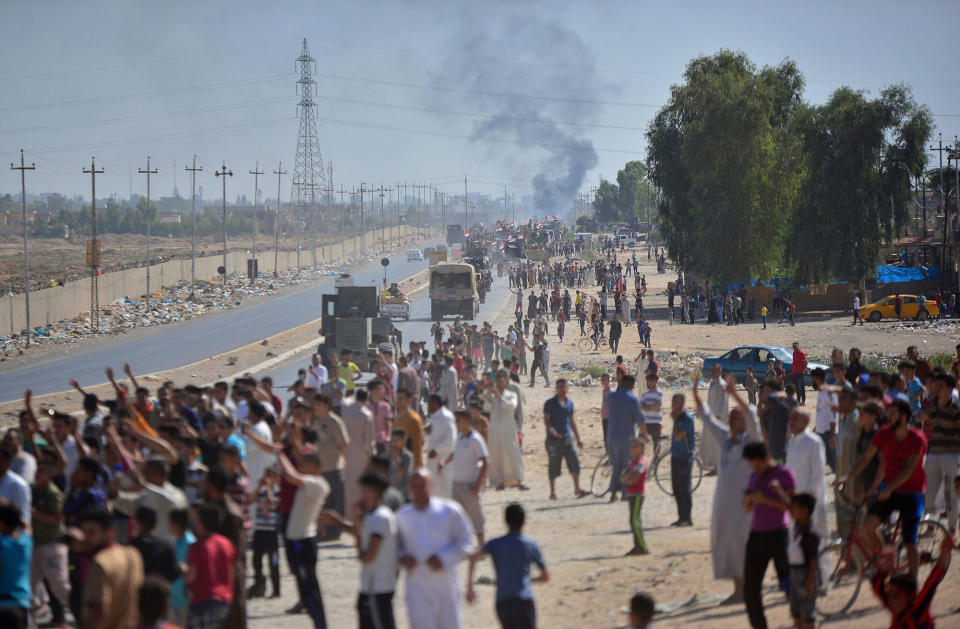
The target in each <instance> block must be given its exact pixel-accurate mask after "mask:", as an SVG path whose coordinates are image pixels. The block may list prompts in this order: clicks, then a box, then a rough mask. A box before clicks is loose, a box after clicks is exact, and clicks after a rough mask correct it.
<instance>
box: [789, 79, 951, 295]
mask: <svg viewBox="0 0 960 629" xmlns="http://www.w3.org/2000/svg"><path fill="white" fill-rule="evenodd" d="M931 120H932V118H931V116H930V112H929V110H928V109H927V108H926V107H924V106H919V105H917V103H916V102H915V101H914V100H913V96H912V94H911V92H910V89H909V88H907V87H905V86H902V85H899V86H893V87H888V88H886V89H884V90H883V91H882V92H881V93H880V97H879V98H877V99H873V100H871V99H868V98H867V96H866V94H865V93H864V92H863V91H860V90H853V89H850V88H849V87H842V88H840V89H838V90H836V91H835V92H834V93H833V94H832V95H831V97H830V99H829V100H828V101H827V102H826V103H825V104H824V105H822V106H818V107H808V108H806V110H805V111H804V113H803V115H802V116H800V118H799V122H798V127H799V129H800V135H801V137H802V141H803V148H804V153H805V161H806V171H807V177H806V179H805V181H804V182H803V187H802V192H801V194H800V195H799V196H798V198H797V203H796V208H795V211H794V225H793V231H794V241H793V242H792V243H791V247H790V257H791V259H792V261H794V263H795V264H796V267H797V269H798V272H799V275H800V276H801V277H803V278H805V279H810V280H814V281H817V280H823V279H830V278H833V277H840V278H849V279H855V280H862V279H864V278H865V277H867V276H869V275H870V274H872V272H873V268H874V266H875V265H876V264H877V261H878V260H879V258H880V243H881V241H882V239H884V238H887V239H889V238H890V237H891V236H893V235H895V234H900V233H902V231H903V229H904V227H905V226H906V225H907V223H908V221H909V219H910V214H911V205H912V201H911V183H910V178H911V176H914V177H915V176H917V175H919V174H921V173H922V172H923V168H924V164H925V162H926V153H925V148H924V147H925V145H926V142H927V141H928V140H929V138H930V130H931V127H932V122H931Z"/></svg>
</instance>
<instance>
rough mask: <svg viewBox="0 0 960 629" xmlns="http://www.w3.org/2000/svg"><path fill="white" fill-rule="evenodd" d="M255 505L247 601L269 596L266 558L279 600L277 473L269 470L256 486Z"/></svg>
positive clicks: (278, 485)
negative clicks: (251, 575)
mask: <svg viewBox="0 0 960 629" xmlns="http://www.w3.org/2000/svg"><path fill="white" fill-rule="evenodd" d="M254 494H255V495H256V497H257V498H256V504H255V505H254V509H255V512H254V518H253V572H254V583H253V585H251V586H250V589H249V590H247V598H256V597H258V596H266V590H267V579H266V577H264V575H263V558H264V557H266V558H267V563H268V564H269V566H270V568H269V569H270V583H271V584H272V586H273V594H272V595H271V596H270V598H280V555H279V541H278V539H277V502H278V500H279V494H280V477H279V475H278V474H277V472H276V470H274V469H273V468H267V470H266V471H265V472H264V474H263V476H262V477H261V478H260V481H259V483H258V484H257V488H256V490H254Z"/></svg>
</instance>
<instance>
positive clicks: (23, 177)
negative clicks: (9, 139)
mask: <svg viewBox="0 0 960 629" xmlns="http://www.w3.org/2000/svg"><path fill="white" fill-rule="evenodd" d="M36 169H37V165H36V164H33V163H31V164H30V165H29V166H27V165H26V164H24V162H23V149H20V165H19V166H14V165H13V162H10V170H19V171H20V202H21V207H22V209H23V215H22V216H23V290H24V302H23V303H24V306H25V307H26V315H27V321H26V324H27V326H26V329H27V343H26V346H27V347H30V338H31V337H32V336H33V332H32V331H31V329H30V246H29V244H28V240H29V233H28V230H27V171H28V170H36ZM11 318H12V317H11ZM11 323H12V321H11Z"/></svg>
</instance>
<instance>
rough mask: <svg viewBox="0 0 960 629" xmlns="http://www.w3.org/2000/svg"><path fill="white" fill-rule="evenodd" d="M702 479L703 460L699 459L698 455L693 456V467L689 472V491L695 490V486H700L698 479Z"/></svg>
mask: <svg viewBox="0 0 960 629" xmlns="http://www.w3.org/2000/svg"><path fill="white" fill-rule="evenodd" d="M702 480H703V462H702V461H701V460H700V457H698V456H695V457H693V468H692V470H691V474H690V493H691V494H692V493H693V492H695V491H697V487H699V486H700V481H702Z"/></svg>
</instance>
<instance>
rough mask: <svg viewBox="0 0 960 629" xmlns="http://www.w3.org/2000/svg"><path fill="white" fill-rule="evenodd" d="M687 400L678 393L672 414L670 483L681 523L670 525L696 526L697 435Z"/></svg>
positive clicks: (678, 521) (671, 409)
mask: <svg viewBox="0 0 960 629" xmlns="http://www.w3.org/2000/svg"><path fill="white" fill-rule="evenodd" d="M686 401H687V399H686V397H685V396H684V395H683V393H674V394H673V399H672V400H671V408H670V415H671V417H673V437H672V439H671V441H670V480H671V481H672V482H673V498H674V500H676V501H677V521H676V522H674V523H673V524H671V525H670V526H693V520H691V519H690V511H691V510H692V509H693V489H692V488H691V478H692V476H693V457H694V455H695V454H696V433H695V429H694V425H693V417H692V416H691V415H690V413H688V412H686V411H685V410H683V405H684V403H686Z"/></svg>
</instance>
